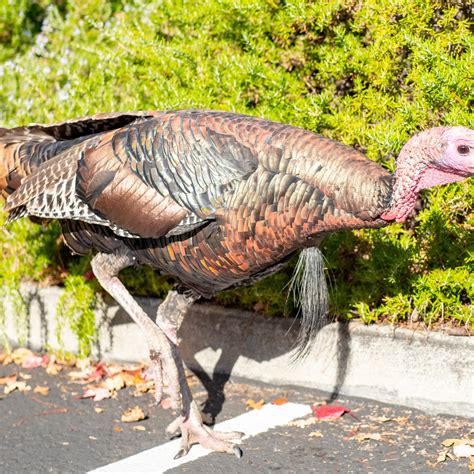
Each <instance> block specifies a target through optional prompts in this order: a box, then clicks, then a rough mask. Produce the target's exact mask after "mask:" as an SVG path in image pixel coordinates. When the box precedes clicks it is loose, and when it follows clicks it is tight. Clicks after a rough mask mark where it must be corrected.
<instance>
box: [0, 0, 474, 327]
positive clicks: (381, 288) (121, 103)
mask: <svg viewBox="0 0 474 474" xmlns="http://www.w3.org/2000/svg"><path fill="white" fill-rule="evenodd" d="M38 12H40V14H38ZM0 24H1V25H5V27H4V28H3V33H2V34H1V35H0V41H1V45H0V59H2V58H3V62H2V63H1V64H0V77H1V81H0V104H1V105H0V121H1V123H2V125H4V126H13V125H19V124H24V123H30V122H52V121H59V120H64V119H67V118H71V117H76V116H80V115H88V114H92V113H95V112H99V111H102V112H104V111H113V110H137V109H175V108H185V107H208V108H217V109H226V110H235V111H237V112H243V113H248V114H253V115H259V116H264V117H266V118H268V119H273V120H278V121H283V122H286V123H291V124H293V125H298V126H302V127H304V128H306V129H310V130H313V131H316V132H319V133H322V134H324V135H326V136H329V137H332V138H334V139H337V140H339V141H341V142H343V143H346V144H348V145H350V146H354V147H356V148H358V149H359V150H361V151H363V152H364V153H366V154H367V156H368V157H369V158H371V159H373V160H376V161H378V162H380V163H381V164H383V165H384V166H386V167H387V168H388V169H390V170H393V169H394V157H395V156H396V155H397V153H398V152H399V151H400V148H401V147H402V145H403V143H404V142H405V141H406V140H407V139H408V138H409V137H410V136H411V135H412V134H413V133H415V132H416V131H418V130H421V129H425V128H427V127H431V126H435V125H452V124H456V125H466V126H470V127H471V128H472V126H473V116H472V113H471V108H470V107H471V106H472V87H471V86H472V47H473V37H472V34H471V33H470V26H472V25H471V24H470V23H469V6H468V5H467V4H466V3H465V2H462V1H456V0H451V1H450V0H444V1H443V0H441V1H440V0H438V1H434V0H411V1H408V2H407V1H402V0H395V1H385V0H384V1H380V0H368V1H366V2H358V1H355V0H336V1H333V2H303V1H293V0H292V1H285V2H283V1H278V0H274V1H273V0H272V1H270V0H267V1H265V0H255V1H253V2H246V1H243V0H242V1H228V0H207V1H202V0H199V1H197V2H192V3H189V2H185V1H176V0H174V1H171V0H164V1H157V0H156V1H145V0H134V1H127V2H125V1H118V0H115V1H99V0H85V1H81V2H74V1H72V0H71V1H67V0H64V1H61V2H59V1H58V2H43V1H39V2H35V1H32V0H10V1H9V2H8V3H6V4H5V3H4V4H3V6H2V7H1V9H0ZM473 195H474V189H473V183H472V180H471V181H470V182H465V183H462V184H453V185H450V186H447V187H444V188H441V189H436V190H434V191H429V192H426V193H424V194H423V196H422V199H421V201H420V205H421V207H422V211H421V212H420V213H419V214H418V216H417V217H415V218H413V219H411V220H410V221H409V222H408V223H406V224H405V225H403V226H402V225H392V226H390V227H387V228H385V229H382V230H378V231H358V232H352V233H350V232H347V233H342V234H338V235H334V236H332V237H330V238H328V239H326V241H325V242H324V244H323V250H324V253H325V255H326V257H327V267H328V274H329V277H330V279H331V282H332V290H331V291H332V310H333V312H334V313H335V314H338V315H340V316H341V317H349V318H350V317H354V316H359V317H362V318H363V319H364V320H365V321H367V322H370V321H375V320H378V319H380V318H388V319H389V320H390V321H402V320H407V319H410V318H412V319H413V318H414V315H415V316H417V317H418V318H420V319H422V320H423V321H425V322H427V323H429V324H434V323H436V321H443V320H452V321H454V322H459V324H461V323H462V324H468V325H472V324H473V318H472V313H473V310H472V291H473V290H472V289H473V286H474V282H473V276H472V275H473V250H474V243H473V237H472V229H473V214H472V209H473V205H472V204H473V203H472V200H473ZM15 239H16V243H14V242H15ZM57 239H58V228H57V226H53V227H48V228H42V227H38V226H37V225H34V224H31V223H28V222H22V223H18V224H14V225H13V226H11V227H9V228H8V230H5V229H4V230H2V231H1V234H0V246H1V250H0V251H1V252H2V254H3V256H4V261H3V262H2V263H1V264H0V265H1V269H2V272H3V271H5V272H6V273H5V275H4V274H3V273H2V276H0V279H2V281H6V280H8V279H13V280H15V281H18V279H19V278H20V277H22V278H30V279H34V280H43V279H44V278H46V277H48V278H51V279H52V280H55V279H56V278H57V277H58V276H59V277H61V278H62V277H63V275H65V274H67V273H68V272H70V271H72V273H74V274H78V273H79V272H78V271H77V268H79V267H80V266H81V265H82V266H83V267H85V265H86V264H87V260H86V261H83V260H80V261H78V260H77V259H74V260H72V264H71V260H67V261H65V260H64V255H65V254H66V252H64V251H63V250H62V249H61V248H60V249H59V250H57V248H56V247H55V245H53V244H54V243H55V242H56V241H57ZM12 245H13V246H15V249H14V250H13V249H12V247H11V246H12ZM60 247H61V244H60ZM61 256H62V258H61ZM7 262H9V263H7ZM80 262H82V263H80ZM84 262H85V263H84ZM71 265H72V270H71ZM74 269H76V270H74ZM145 272H146V273H133V274H132V273H130V272H129V273H128V274H127V281H128V284H129V285H130V286H131V287H132V288H133V289H134V291H135V292H136V293H139V294H142V295H144V294H149V293H153V294H156V293H161V294H163V293H164V291H165V290H166V289H167V288H169V285H170V282H169V281H168V280H167V279H166V278H164V277H159V276H157V275H156V273H153V272H151V271H150V270H145ZM290 274H291V268H290V269H285V270H284V271H283V272H282V273H280V274H277V275H275V276H273V277H271V278H268V279H266V280H264V281H262V282H259V283H258V284H256V285H254V286H253V287H251V288H246V289H242V290H239V291H236V292H224V293H222V294H221V295H219V296H218V297H217V298H216V299H217V301H218V302H220V303H223V304H231V305H236V304H238V305H241V306H244V307H246V308H257V309H259V310H261V311H263V312H266V313H267V314H280V313H286V314H288V313H293V312H294V308H293V305H292V303H291V301H289V303H288V304H287V303H286V296H285V295H284V293H285V292H284V291H283V290H284V288H285V286H286V284H287V281H288V278H289V275H290ZM13 275H14V276H13ZM51 275H52V276H51ZM0 283H1V282H0ZM163 285H164V286H163Z"/></svg>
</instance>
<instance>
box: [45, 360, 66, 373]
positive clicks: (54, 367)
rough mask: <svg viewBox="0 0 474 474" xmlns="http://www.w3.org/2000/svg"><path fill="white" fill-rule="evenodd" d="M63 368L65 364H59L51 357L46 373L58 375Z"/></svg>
mask: <svg viewBox="0 0 474 474" xmlns="http://www.w3.org/2000/svg"><path fill="white" fill-rule="evenodd" d="M61 370H63V366H62V365H59V364H56V363H55V362H54V361H53V359H51V360H50V361H49V363H48V365H47V366H46V373H47V374H48V375H58V374H59V372H61Z"/></svg>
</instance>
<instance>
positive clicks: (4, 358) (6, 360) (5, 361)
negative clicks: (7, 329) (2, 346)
mask: <svg viewBox="0 0 474 474" xmlns="http://www.w3.org/2000/svg"><path fill="white" fill-rule="evenodd" d="M12 362H13V357H12V355H11V354H7V353H6V352H2V353H1V354H0V364H2V365H9V364H11V363H12Z"/></svg>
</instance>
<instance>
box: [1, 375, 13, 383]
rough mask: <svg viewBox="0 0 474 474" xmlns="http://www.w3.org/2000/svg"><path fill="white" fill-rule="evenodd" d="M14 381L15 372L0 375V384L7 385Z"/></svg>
mask: <svg viewBox="0 0 474 474" xmlns="http://www.w3.org/2000/svg"><path fill="white" fill-rule="evenodd" d="M13 382H16V374H11V375H7V376H6V377H0V385H8V384H11V383H13Z"/></svg>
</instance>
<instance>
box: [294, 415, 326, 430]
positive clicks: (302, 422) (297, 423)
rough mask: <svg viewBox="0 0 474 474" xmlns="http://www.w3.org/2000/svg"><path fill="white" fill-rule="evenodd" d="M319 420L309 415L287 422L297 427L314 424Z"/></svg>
mask: <svg viewBox="0 0 474 474" xmlns="http://www.w3.org/2000/svg"><path fill="white" fill-rule="evenodd" d="M318 422H319V421H318V420H317V419H316V418H315V417H314V416H311V417H309V418H301V419H299V420H293V421H290V422H289V423H288V426H296V427H297V428H306V427H307V426H311V425H314V424H316V423H318Z"/></svg>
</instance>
